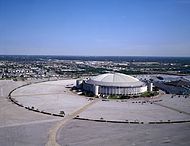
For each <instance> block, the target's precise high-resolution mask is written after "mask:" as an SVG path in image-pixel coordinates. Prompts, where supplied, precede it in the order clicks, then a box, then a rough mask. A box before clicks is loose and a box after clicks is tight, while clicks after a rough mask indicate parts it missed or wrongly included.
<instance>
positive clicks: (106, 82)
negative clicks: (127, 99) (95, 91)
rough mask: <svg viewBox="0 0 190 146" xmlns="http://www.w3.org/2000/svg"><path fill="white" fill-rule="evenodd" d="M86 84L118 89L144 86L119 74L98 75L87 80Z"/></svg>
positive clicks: (135, 79) (132, 78)
mask: <svg viewBox="0 0 190 146" xmlns="http://www.w3.org/2000/svg"><path fill="white" fill-rule="evenodd" d="M87 83H88V84H94V85H101V86H119V87H133V86H142V85H144V83H143V82H141V81H139V80H138V79H137V78H134V77H132V76H129V75H125V74H121V73H106V74H102V75H98V76H95V77H92V78H91V79H89V80H88V81H87Z"/></svg>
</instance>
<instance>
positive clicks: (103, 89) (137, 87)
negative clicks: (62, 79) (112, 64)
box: [77, 73, 147, 96]
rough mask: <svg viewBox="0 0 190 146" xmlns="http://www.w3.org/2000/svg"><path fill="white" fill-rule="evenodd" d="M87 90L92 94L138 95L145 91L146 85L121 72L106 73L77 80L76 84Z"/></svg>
mask: <svg viewBox="0 0 190 146" xmlns="http://www.w3.org/2000/svg"><path fill="white" fill-rule="evenodd" d="M80 84H82V89H83V90H84V91H87V92H91V93H93V94H94V95H129V96H131V95H132V96H133V95H139V94H141V93H143V92H146V91H147V85H146V84H145V83H144V82H141V81H139V80H138V79H137V78H134V77H132V76H129V75H125V74H121V73H106V74H102V75H98V76H95V77H92V78H90V79H87V80H84V81H83V83H82V82H81V81H77V86H78V87H79V86H81V85H80Z"/></svg>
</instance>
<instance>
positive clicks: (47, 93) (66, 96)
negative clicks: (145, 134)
mask: <svg viewBox="0 0 190 146" xmlns="http://www.w3.org/2000/svg"><path fill="white" fill-rule="evenodd" d="M74 84H75V80H60V81H50V82H44V83H38V84H32V85H29V86H26V87H22V88H19V89H18V90H16V91H14V92H13V93H12V96H13V98H15V99H16V100H17V101H18V102H19V103H21V104H23V105H25V106H29V107H32V106H33V107H34V108H36V109H39V110H40V111H42V110H43V111H47V112H51V113H56V114H59V112H60V111H64V112H65V113H66V114H69V113H72V112H74V111H75V110H76V109H78V108H80V107H82V106H83V105H85V104H87V103H88V98H86V97H84V96H80V95H77V94H74V93H72V92H71V91H70V90H69V89H68V88H66V87H67V86H68V85H69V86H71V85H74ZM147 100H149V101H150V102H146V103H144V101H147ZM155 100H161V102H155V104H151V102H153V101H155ZM188 113H190V98H184V97H181V98H178V97H175V98H171V95H162V96H160V97H159V98H157V99H150V98H148V99H147V98H141V99H130V100H126V102H122V101H119V100H110V101H100V102H98V103H97V104H95V105H93V106H91V107H90V108H89V109H87V110H85V111H84V112H82V113H81V114H80V115H79V117H80V118H86V119H93V120H99V119H100V118H103V119H104V120H108V121H129V122H134V121H139V122H144V123H148V122H159V121H184V120H185V121H188V120H190V114H188Z"/></svg>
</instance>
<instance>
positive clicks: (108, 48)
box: [0, 0, 190, 57]
mask: <svg viewBox="0 0 190 146" xmlns="http://www.w3.org/2000/svg"><path fill="white" fill-rule="evenodd" d="M0 55H77V56H80V55H82V56H182V57H190V0H0Z"/></svg>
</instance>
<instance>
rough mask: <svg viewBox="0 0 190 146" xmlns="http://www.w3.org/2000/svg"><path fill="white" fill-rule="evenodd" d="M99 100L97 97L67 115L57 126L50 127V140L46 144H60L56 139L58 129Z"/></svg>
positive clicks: (48, 145)
mask: <svg viewBox="0 0 190 146" xmlns="http://www.w3.org/2000/svg"><path fill="white" fill-rule="evenodd" d="M98 101H99V99H95V100H93V101H90V103H88V104H86V105H84V106H82V107H81V108H80V109H78V110H76V111H75V112H73V113H71V114H68V115H66V116H65V117H64V118H63V120H61V121H59V122H58V123H57V124H56V125H55V126H53V127H52V128H51V129H50V132H49V137H48V142H47V143H46V146H60V145H59V144H58V143H57V141H56V136H57V132H58V130H60V129H62V128H63V127H64V125H65V124H66V123H68V122H69V121H71V120H72V119H73V118H75V117H76V116H77V115H78V114H80V113H81V112H83V111H84V110H86V109H87V108H88V107H90V106H91V105H92V104H95V103H96V102H98Z"/></svg>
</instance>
